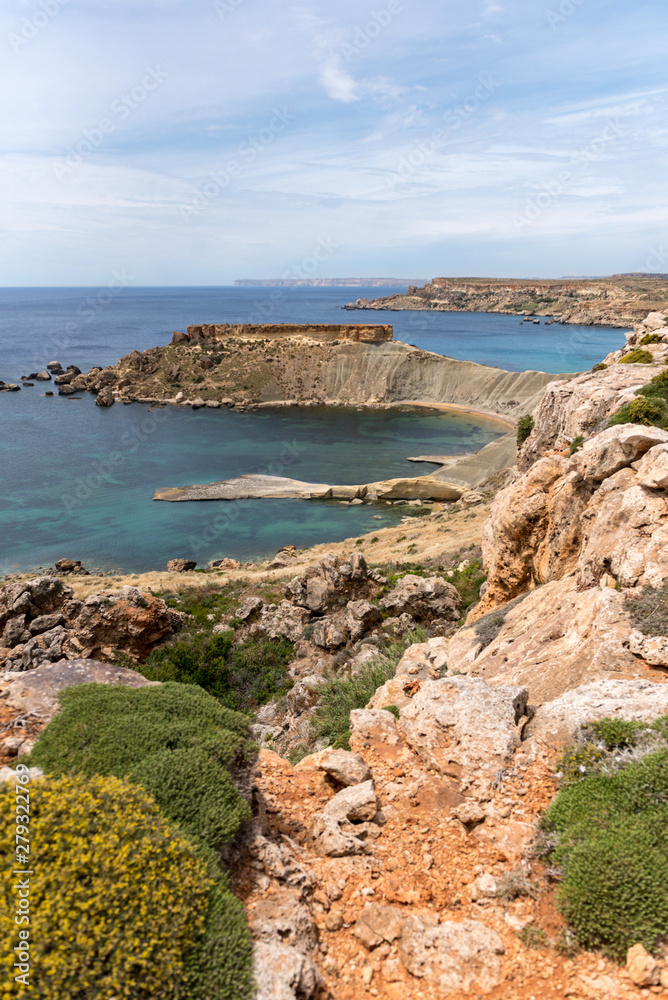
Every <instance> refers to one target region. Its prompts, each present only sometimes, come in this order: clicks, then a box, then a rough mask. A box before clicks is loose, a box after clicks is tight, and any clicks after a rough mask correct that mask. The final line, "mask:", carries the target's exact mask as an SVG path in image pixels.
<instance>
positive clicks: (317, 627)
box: [313, 614, 350, 649]
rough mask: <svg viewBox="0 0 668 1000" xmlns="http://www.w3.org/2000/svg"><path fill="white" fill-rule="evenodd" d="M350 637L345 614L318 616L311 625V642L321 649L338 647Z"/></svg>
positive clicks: (343, 644)
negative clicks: (327, 616)
mask: <svg viewBox="0 0 668 1000" xmlns="http://www.w3.org/2000/svg"><path fill="white" fill-rule="evenodd" d="M349 638H350V632H349V629H348V622H347V619H346V616H345V614H340V615H333V616H332V617H329V618H319V619H318V620H317V621H316V622H315V624H314V626H313V642H314V643H315V644H316V646H321V647H322V648H323V649H338V648H339V647H340V646H345V644H346V643H347V642H348V639H349Z"/></svg>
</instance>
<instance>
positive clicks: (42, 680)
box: [0, 659, 156, 723]
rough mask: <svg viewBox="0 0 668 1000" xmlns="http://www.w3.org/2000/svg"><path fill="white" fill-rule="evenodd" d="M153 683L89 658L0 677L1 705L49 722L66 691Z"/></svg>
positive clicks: (140, 685) (139, 675)
mask: <svg viewBox="0 0 668 1000" xmlns="http://www.w3.org/2000/svg"><path fill="white" fill-rule="evenodd" d="M155 683H156V682H155V681H147V680H146V678H145V677H142V675H141V674H138V673H137V672H136V671H135V670H127V669H125V668H124V667H116V666H113V665H112V664H110V663H101V662H99V661H98V660H89V659H79V660H61V661H60V662H59V663H48V664H43V665H42V666H39V667H36V668H35V669H34V670H30V671H28V672H27V673H21V674H12V673H5V674H0V689H1V691H2V698H3V704H4V705H6V706H8V707H9V708H12V709H14V710H15V711H17V712H20V713H21V714H22V715H28V714H30V715H31V716H32V717H33V718H35V719H37V720H39V721H40V722H43V723H46V722H50V721H51V719H52V718H53V717H54V716H55V715H56V714H57V713H58V711H59V710H60V702H59V700H58V696H59V694H60V692H61V691H64V690H65V689H66V688H69V687H73V686H76V685H78V684H123V685H126V686H128V687H136V688H138V687H146V686H147V685H153V684H155Z"/></svg>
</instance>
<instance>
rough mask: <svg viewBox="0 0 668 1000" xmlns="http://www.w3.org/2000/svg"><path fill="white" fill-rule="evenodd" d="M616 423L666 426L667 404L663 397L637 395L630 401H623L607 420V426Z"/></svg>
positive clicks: (612, 425) (667, 418) (667, 421)
mask: <svg viewBox="0 0 668 1000" xmlns="http://www.w3.org/2000/svg"><path fill="white" fill-rule="evenodd" d="M616 424H642V425H644V426H645V427H662V428H668V404H666V402H665V401H664V400H663V399H646V398H645V397H644V396H639V397H638V398H637V399H634V400H633V402H632V403H625V404H624V406H621V407H620V408H619V409H618V410H617V412H616V413H613V415H612V416H611V417H610V419H609V420H608V427H614V426H615V425H616Z"/></svg>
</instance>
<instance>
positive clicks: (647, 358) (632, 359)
mask: <svg viewBox="0 0 668 1000" xmlns="http://www.w3.org/2000/svg"><path fill="white" fill-rule="evenodd" d="M653 361H654V358H653V356H652V355H651V354H650V352H649V351H643V350H641V349H640V348H639V347H636V348H635V350H633V351H631V352H630V353H629V354H626V355H625V356H624V357H623V358H620V359H619V364H620V365H651V364H652V362H653Z"/></svg>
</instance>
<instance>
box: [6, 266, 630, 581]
mask: <svg viewBox="0 0 668 1000" xmlns="http://www.w3.org/2000/svg"><path fill="white" fill-rule="evenodd" d="M393 291H396V289H387V290H385V289H382V288H370V289H365V288H351V289H346V288H331V289H327V288H299V289H288V288H255V289H254V288H231V287H224V288H133V287H123V285H122V281H121V282H118V283H117V284H116V285H115V286H114V287H109V288H103V289H99V290H98V289H92V288H81V289H76V288H63V289H58V288H43V289H27V288H18V289H0V379H2V380H3V381H5V382H14V381H17V380H18V378H19V377H20V376H22V375H27V374H30V372H33V371H37V370H39V369H41V368H43V367H44V366H45V365H46V363H47V362H49V361H54V360H58V361H60V362H61V363H62V364H63V365H65V366H67V365H68V364H76V365H78V366H79V367H80V368H81V369H82V370H83V371H87V370H88V369H89V368H91V367H92V366H93V365H96V364H99V365H108V364H113V363H114V362H116V361H117V360H118V358H119V357H121V356H122V355H124V354H127V353H128V352H129V351H131V350H132V349H133V348H137V349H138V350H144V349H145V348H147V347H152V346H154V345H156V344H157V345H163V344H165V343H167V342H168V341H169V339H170V337H171V334H172V331H173V330H183V329H185V327H186V326H187V325H189V324H191V323H211V322H217V323H223V322H250V323H259V322H278V323H280V322H295V323H302V322H316V323H342V322H343V323H365V322H368V321H372V322H373V321H375V322H383V323H385V322H386V323H392V324H393V326H394V337H395V339H396V340H403V341H405V342H406V343H411V344H415V345H416V346H418V347H421V348H424V349H425V350H430V351H435V352H437V353H439V354H446V355H449V356H451V357H456V358H464V359H469V360H473V361H479V362H481V363H484V364H489V365H497V366H499V367H502V368H506V369H507V370H511V371H521V370H523V369H527V368H531V369H537V370H541V371H546V372H554V373H559V372H569V371H571V372H572V371H581V370H584V369H588V368H590V367H591V366H592V364H594V363H595V362H596V361H598V360H600V359H601V357H603V356H604V355H605V354H607V353H608V352H609V351H611V350H614V349H615V348H617V347H619V346H621V344H622V343H623V340H624V336H623V332H622V331H621V330H616V329H608V328H595V329H592V328H589V327H573V326H556V325H554V326H550V327H546V326H544V325H542V324H541V325H540V326H534V325H533V324H521V323H520V322H519V320H518V319H517V317H514V316H501V315H493V314H486V313H422V312H420V313H410V312H396V313H394V312H383V313H378V314H376V313H374V314H373V315H372V316H370V315H369V313H367V312H345V311H342V310H341V306H342V305H343V304H344V303H346V302H349V301H352V300H354V299H356V298H359V297H363V296H364V297H367V298H372V297H376V296H380V295H384V294H390V293H391V292H393ZM48 388H49V386H48V384H45V383H42V384H41V385H40V384H39V383H37V384H36V385H35V387H34V388H24V389H22V390H21V392H17V393H0V574H3V573H8V572H12V571H14V570H17V569H22V570H27V569H32V568H35V567H38V566H47V565H50V564H53V562H54V561H55V560H56V559H58V558H60V557H62V556H67V557H69V558H74V559H82V560H83V561H84V563H86V564H87V565H88V566H90V567H96V568H101V569H123V570H126V571H135V572H141V571H147V570H151V569H159V568H163V567H164V566H165V564H166V562H167V560H168V559H171V558H174V557H177V556H185V557H188V558H194V559H196V560H197V561H198V563H199V564H200V565H202V564H205V563H206V562H207V561H208V560H209V559H214V558H221V557H222V556H231V557H233V558H236V559H242V560H249V559H257V558H262V557H264V556H267V555H269V554H272V553H273V552H275V551H276V550H277V549H278V548H280V547H281V546H282V545H285V544H293V545H297V546H308V545H312V544H315V543H316V542H323V541H338V540H341V539H344V538H348V537H356V536H357V535H359V534H361V533H364V532H368V531H371V530H372V529H373V528H379V527H383V526H385V525H387V524H393V523H396V522H397V520H398V519H399V517H400V516H401V514H402V513H405V511H402V508H392V507H387V506H385V505H384V504H381V505H364V506H363V507H347V506H341V505H340V504H337V503H322V502H314V501H311V502H305V501H297V500H291V501H282V500H256V501H241V502H239V501H238V502H235V503H224V502H208V503H207V502H200V503H161V502H154V501H153V500H152V496H153V493H154V491H155V489H156V488H158V487H162V486H177V485H183V484H186V483H196V482H212V481H214V480H218V479H226V478H229V477H231V476H235V475H239V474H241V473H247V472H269V473H270V474H282V475H287V476H290V477H294V478H296V479H304V480H309V481H313V482H343V483H360V482H369V481H372V480H374V479H384V478H389V477H391V476H398V475H413V476H415V475H419V474H420V473H421V472H427V471H431V470H433V468H434V467H433V466H431V465H421V464H416V463H409V462H407V461H406V459H407V457H408V456H411V455H416V454H461V453H462V452H466V451H475V450H477V449H478V448H481V447H482V446H483V445H484V444H486V443H487V442H488V441H490V440H492V439H493V438H494V437H495V436H496V435H497V434H498V433H499V430H498V426H497V425H495V424H492V423H491V422H490V421H487V420H484V419H476V418H472V417H462V416H454V415H452V414H445V413H439V412H437V411H433V410H426V411H425V410H413V409H402V410H396V411H391V412H388V411H358V410H356V409H354V408H351V409H335V410H325V409H324V408H322V409H320V408H304V409H289V410H282V409H281V410H273V411H268V410H262V411H258V412H249V413H235V412H230V411H227V410H220V411H218V410H214V411H211V410H197V411H194V412H193V411H191V410H189V409H180V408H179V409H176V408H174V409H172V408H164V409H163V408H160V409H156V410H150V409H148V408H147V407H145V406H141V405H140V404H135V405H132V406H113V407H111V408H110V409H102V408H100V407H96V406H95V405H94V397H93V396H91V395H90V394H87V393H83V394H82V398H81V399H72V398H71V397H57V396H55V397H53V398H47V397H45V396H44V395H43V393H44V391H45V389H48ZM52 388H53V386H52ZM374 515H376V516H378V515H380V518H381V520H374Z"/></svg>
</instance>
